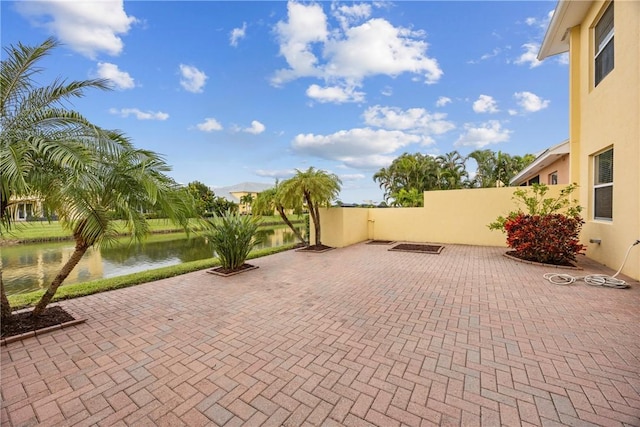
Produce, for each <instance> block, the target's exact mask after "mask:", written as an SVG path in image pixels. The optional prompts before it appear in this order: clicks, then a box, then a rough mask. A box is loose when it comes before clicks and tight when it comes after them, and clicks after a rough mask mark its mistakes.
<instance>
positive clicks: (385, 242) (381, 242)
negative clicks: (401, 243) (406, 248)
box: [367, 240, 395, 245]
mask: <svg viewBox="0 0 640 427" xmlns="http://www.w3.org/2000/svg"><path fill="white" fill-rule="evenodd" d="M392 243H395V241H394V240H370V241H368V242H367V245H390V244H392Z"/></svg>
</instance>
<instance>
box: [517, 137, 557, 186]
mask: <svg viewBox="0 0 640 427" xmlns="http://www.w3.org/2000/svg"><path fill="white" fill-rule="evenodd" d="M567 154H569V140H568V139H567V140H566V141H563V142H561V143H560V144H558V145H554V146H553V147H550V148H548V149H546V150H544V151H543V152H542V153H541V154H540V155H539V156H538V157H536V159H535V160H534V161H533V162H531V163H530V164H529V165H528V166H527V167H526V168H524V169H523V170H521V171H520V173H518V174H517V175H516V176H514V177H513V178H511V180H510V181H509V184H510V185H513V184H514V183H516V182H523V181H528V180H529V179H531V178H533V177H534V176H536V175H538V174H539V173H540V171H541V170H542V169H544V168H546V167H547V166H549V165H550V164H552V163H553V162H555V161H557V160H559V159H561V158H562V157H563V156H566V155H567Z"/></svg>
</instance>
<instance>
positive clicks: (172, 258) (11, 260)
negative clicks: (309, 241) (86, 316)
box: [0, 226, 304, 295]
mask: <svg viewBox="0 0 640 427" xmlns="http://www.w3.org/2000/svg"><path fill="white" fill-rule="evenodd" d="M300 231H301V232H302V233H303V235H304V227H303V228H301V229H300ZM258 238H259V239H261V243H260V244H259V245H258V246H256V249H262V248H269V247H278V246H282V245H286V244H290V243H294V242H295V241H296V238H295V236H294V234H293V232H291V230H290V229H289V228H288V227H286V226H285V227H282V228H275V229H273V228H272V229H260V230H258ZM73 248H74V242H73V241H64V242H47V243H33V244H23V245H12V246H3V247H0V259H1V260H2V264H0V265H1V266H2V279H3V281H4V286H5V290H6V292H7V295H12V294H17V293H21V292H29V291H33V290H37V289H43V288H46V287H47V286H49V284H50V283H51V281H52V280H53V278H54V277H55V275H56V274H57V273H58V271H59V270H60V268H61V267H62V265H63V264H64V263H65V262H66V261H67V260H68V259H69V257H70V256H71V254H72V253H73ZM212 256H213V250H212V248H211V246H210V245H209V243H208V241H207V240H206V238H205V237H202V236H193V235H192V236H190V237H187V235H186V234H183V233H172V234H157V235H152V236H150V237H149V238H148V239H147V240H146V241H145V242H144V244H130V239H129V238H122V239H120V240H119V241H118V243H117V244H115V245H113V246H111V247H109V248H89V250H88V251H87V253H86V254H85V255H84V257H82V259H81V260H80V262H79V263H78V265H76V267H75V268H74V269H73V271H72V272H71V274H70V275H69V277H68V278H67V279H66V280H65V281H64V284H65V285H69V284H72V283H82V282H88V281H91V280H96V279H102V278H107V277H115V276H122V275H125V274H130V273H136V272H139V271H144V270H151V269H154V268H160V267H167V266H170V265H176V264H180V263H183V262H189V261H196V260H200V259H205V258H211V257H212Z"/></svg>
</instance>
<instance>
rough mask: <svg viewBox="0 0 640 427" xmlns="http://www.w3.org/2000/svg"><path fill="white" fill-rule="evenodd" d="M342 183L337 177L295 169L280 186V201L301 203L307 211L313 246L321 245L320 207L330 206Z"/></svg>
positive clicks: (312, 169)
mask: <svg viewBox="0 0 640 427" xmlns="http://www.w3.org/2000/svg"><path fill="white" fill-rule="evenodd" d="M341 184H342V181H341V180H340V178H338V176H337V175H335V174H332V173H328V172H325V171H323V170H319V169H315V168H314V167H313V166H312V167H309V169H307V170H306V171H301V170H297V169H296V174H295V175H294V176H293V177H292V178H289V179H288V180H286V181H284V182H283V183H282V184H281V189H280V190H281V194H282V201H283V202H284V203H285V204H295V203H296V201H303V202H304V203H305V204H306V206H307V209H308V210H309V216H310V217H311V220H312V221H313V225H314V228H315V244H316V245H321V244H322V242H321V240H320V239H321V230H320V211H319V208H320V207H322V206H331V201H332V200H334V199H335V198H336V197H337V196H338V194H339V193H340V188H341Z"/></svg>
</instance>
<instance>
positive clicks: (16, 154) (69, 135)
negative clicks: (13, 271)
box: [0, 39, 126, 320]
mask: <svg viewBox="0 0 640 427" xmlns="http://www.w3.org/2000/svg"><path fill="white" fill-rule="evenodd" d="M57 46H58V43H57V42H56V41H55V40H54V39H47V40H45V41H44V42H43V43H42V44H41V45H39V46H35V47H30V46H24V45H22V44H20V43H18V44H17V45H16V46H13V45H11V46H9V47H7V48H5V49H4V50H5V53H6V56H5V59H3V60H2V62H1V63H0V232H2V230H3V229H4V230H8V229H10V227H11V212H10V207H11V203H12V200H14V199H15V198H17V197H20V196H37V197H40V198H41V199H42V202H43V204H44V206H45V207H48V208H50V205H51V204H52V203H51V202H52V201H51V198H50V197H49V195H50V190H51V188H50V187H49V183H48V182H47V177H50V176H52V172H55V171H60V172H64V173H65V174H72V173H73V172H75V173H78V174H86V173H87V171H89V170H90V169H91V168H92V167H93V166H92V165H93V162H94V161H95V156H94V152H95V149H99V150H100V151H101V152H104V153H112V154H113V153H117V152H119V151H121V150H124V149H126V147H125V146H122V145H121V144H120V142H121V141H119V138H118V137H117V135H114V134H113V133H112V132H108V131H105V130H102V129H100V128H99V127H97V126H95V125H93V124H92V123H91V122H89V121H88V120H87V119H86V118H85V117H83V116H82V115H81V114H80V113H78V112H76V111H73V110H69V109H68V104H69V101H70V100H71V99H73V98H79V97H82V96H83V95H84V94H85V91H86V90H87V89H100V90H107V89H109V85H108V81H107V80H103V79H94V80H83V81H72V82H67V81H65V80H62V79H56V80H55V81H53V82H52V83H50V84H49V85H46V86H40V85H38V84H37V82H36V81H35V77H36V76H37V75H38V74H39V73H41V72H42V69H41V68H39V67H38V63H39V61H41V60H42V59H43V58H45V57H46V56H48V55H50V54H51V52H52V51H53V50H54V49H55V48H56V47H57ZM49 211H50V209H49ZM0 294H1V297H2V298H1V299H2V301H1V302H2V319H3V320H7V319H8V318H9V317H10V316H11V307H10V305H9V302H8V300H7V297H6V293H5V290H4V284H3V282H2V269H1V268H0Z"/></svg>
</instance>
